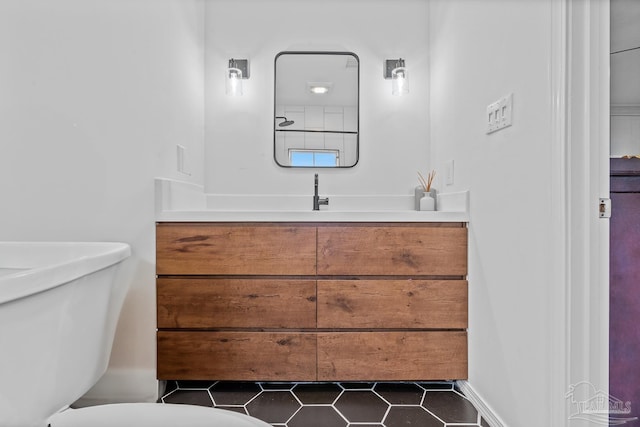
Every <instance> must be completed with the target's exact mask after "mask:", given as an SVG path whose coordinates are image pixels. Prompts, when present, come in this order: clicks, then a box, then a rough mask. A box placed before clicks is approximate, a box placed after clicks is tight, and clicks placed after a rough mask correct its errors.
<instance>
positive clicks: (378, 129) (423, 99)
mask: <svg viewBox="0 0 640 427" xmlns="http://www.w3.org/2000/svg"><path fill="white" fill-rule="evenodd" d="M427 12H428V3H427V1H426V0H394V1H388V0H326V1H322V2H318V1H314V0H297V1H290V0H269V1H264V0H210V1H208V2H207V3H206V37H205V39H206V56H205V58H206V68H207V73H206V109H205V112H206V146H205V171H206V172H205V174H206V178H205V188H206V191H207V192H209V193H220V194H272V193H278V194H300V195H304V194H311V192H312V191H313V172H314V171H313V170H292V169H285V168H280V167H278V166H277V165H276V163H275V161H274V160H273V116H274V111H273V110H274V106H273V82H274V75H273V73H274V71H273V70H274V58H275V55H276V54H277V53H278V52H281V51H286V50H337V51H351V52H354V53H355V54H357V55H358V56H359V58H360V131H361V134H360V161H359V163H358V164H357V165H356V166H355V167H354V168H352V169H341V170H321V171H320V192H321V193H322V194H325V195H330V194H413V188H414V187H415V186H416V185H417V174H416V171H418V170H420V171H423V173H426V171H427V170H428V169H429V168H430V165H431V161H430V157H429V150H430V144H429V72H428V67H429V63H428V58H429V55H428V50H427V49H426V46H427V43H428V26H427V25H425V23H426V22H427V19H428V17H427ZM398 57H402V58H405V59H406V64H407V67H408V69H409V73H410V89H411V92H410V93H409V95H408V96H406V97H394V96H392V95H391V84H390V82H389V81H386V80H384V79H383V70H382V68H383V61H384V60H385V59H397V58H398ZM229 58H248V59H249V61H250V70H251V72H250V73H251V78H250V79H249V80H245V81H244V82H243V83H244V85H243V86H244V95H243V96H242V97H239V98H231V97H227V96H225V93H224V80H223V75H224V69H225V68H226V66H227V63H228V60H229Z"/></svg>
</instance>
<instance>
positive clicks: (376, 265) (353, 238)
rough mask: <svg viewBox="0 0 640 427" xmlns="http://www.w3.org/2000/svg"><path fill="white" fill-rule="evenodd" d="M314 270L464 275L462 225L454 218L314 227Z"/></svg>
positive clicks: (463, 235) (386, 273) (363, 273)
mask: <svg viewBox="0 0 640 427" xmlns="http://www.w3.org/2000/svg"><path fill="white" fill-rule="evenodd" d="M318 274H319V275H351V276H365V275H376V276H377V275H398V276H417V275H425V276H461V277H462V276H466V275H467V229H466V227H464V226H463V225H462V224H455V223H452V224H438V226H433V225H431V226H421V225H407V226H405V225H402V226H380V225H372V226H339V227H334V226H327V227H318Z"/></svg>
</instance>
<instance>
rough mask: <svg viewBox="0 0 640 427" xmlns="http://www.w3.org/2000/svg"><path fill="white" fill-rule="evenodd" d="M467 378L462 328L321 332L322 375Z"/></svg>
mask: <svg viewBox="0 0 640 427" xmlns="http://www.w3.org/2000/svg"><path fill="white" fill-rule="evenodd" d="M466 378H467V333H466V332H464V331H425V332H321V333H318V381H414V380H416V381H418V380H444V379H466Z"/></svg>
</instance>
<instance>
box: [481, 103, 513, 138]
mask: <svg viewBox="0 0 640 427" xmlns="http://www.w3.org/2000/svg"><path fill="white" fill-rule="evenodd" d="M486 119H487V134H490V133H493V132H496V131H499V130H500V129H504V128H506V127H508V126H511V125H512V123H513V94H512V93H511V94H509V95H507V96H505V97H503V98H500V99H499V100H497V101H496V102H493V103H491V104H489V105H488V106H487V112H486Z"/></svg>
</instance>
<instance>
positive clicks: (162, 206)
mask: <svg viewBox="0 0 640 427" xmlns="http://www.w3.org/2000/svg"><path fill="white" fill-rule="evenodd" d="M327 196H328V197H330V202H331V204H330V205H329V206H321V207H320V209H321V210H320V211H313V210H311V203H310V202H311V196H304V195H282V194H280V195H277V194H274V195H266V194H263V195H220V194H206V193H205V192H204V188H203V187H202V186H199V185H195V184H190V183H185V182H181V181H175V180H171V179H167V178H156V206H155V211H156V221H158V222H469V192H468V191H461V192H457V193H439V194H438V195H437V202H436V206H437V208H438V209H439V210H437V211H416V210H413V207H414V205H415V198H414V196H413V195H391V196H389V195H388V196H377V195H368V196H366V195H365V196H363V195H323V197H327ZM254 206H259V207H261V208H260V209H252V208H253V207H254ZM391 206H393V207H394V208H389V207H391Z"/></svg>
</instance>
